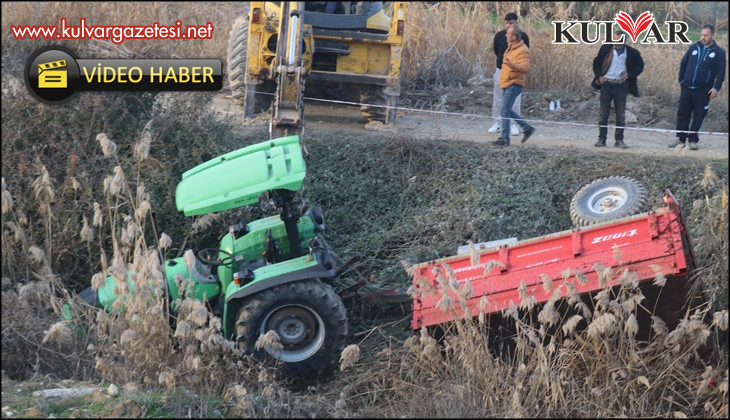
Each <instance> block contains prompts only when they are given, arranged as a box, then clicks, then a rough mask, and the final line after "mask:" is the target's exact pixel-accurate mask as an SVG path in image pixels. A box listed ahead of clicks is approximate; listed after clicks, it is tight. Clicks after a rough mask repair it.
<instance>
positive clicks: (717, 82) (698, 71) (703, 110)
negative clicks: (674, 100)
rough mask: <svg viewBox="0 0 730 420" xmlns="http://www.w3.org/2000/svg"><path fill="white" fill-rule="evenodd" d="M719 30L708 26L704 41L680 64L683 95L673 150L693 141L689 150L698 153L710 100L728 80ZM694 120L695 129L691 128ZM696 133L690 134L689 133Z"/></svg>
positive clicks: (705, 30)
mask: <svg viewBox="0 0 730 420" xmlns="http://www.w3.org/2000/svg"><path fill="white" fill-rule="evenodd" d="M714 37H715V27H714V26H712V25H705V26H703V27H702V32H700V40H699V42H697V43H696V44H692V45H691V46H690V47H689V49H688V50H687V52H686V53H685V54H684V57H682V61H681V63H680V64H679V84H680V86H681V87H682V95H681V96H680V98H679V109H678V110H677V130H681V131H684V132H682V133H677V137H678V138H677V140H675V141H674V142H672V143H670V144H669V147H677V146H679V145H680V144H682V145H684V143H685V141H686V140H687V139H688V138H689V150H697V142H699V141H700V137H699V135H698V134H697V133H696V132H697V131H700V127H702V121H703V120H704V119H705V116H707V111H709V110H710V99H714V98H716V97H717V92H719V91H720V88H721V87H722V82H723V81H724V80H725V50H724V49H722V48H721V47H720V46H719V45H717V43H716V42H715V41H714ZM690 117H694V118H693V119H692V127H691V128H690V126H689V120H690ZM688 130H690V131H694V133H687V132H686V131H688Z"/></svg>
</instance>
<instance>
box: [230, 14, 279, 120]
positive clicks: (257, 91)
mask: <svg viewBox="0 0 730 420" xmlns="http://www.w3.org/2000/svg"><path fill="white" fill-rule="evenodd" d="M248 27H249V24H248V15H246V16H241V17H238V18H236V20H234V21H233V23H232V24H231V32H230V35H229V36H228V84H229V85H230V88H231V94H232V95H233V100H234V101H235V102H236V104H238V105H240V106H241V107H243V109H244V117H245V118H251V117H253V114H254V113H256V112H263V111H267V110H268V109H269V107H270V106H271V102H272V101H273V100H274V96H273V93H274V88H275V84H274V82H273V81H271V80H266V81H264V82H263V83H261V84H248V85H247V84H246V70H247V64H248V60H247V59H246V58H247V54H248ZM268 94H271V95H268Z"/></svg>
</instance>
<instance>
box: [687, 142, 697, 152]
mask: <svg viewBox="0 0 730 420" xmlns="http://www.w3.org/2000/svg"><path fill="white" fill-rule="evenodd" d="M697 149H699V147H697V142H696V141H691V142H689V150H697Z"/></svg>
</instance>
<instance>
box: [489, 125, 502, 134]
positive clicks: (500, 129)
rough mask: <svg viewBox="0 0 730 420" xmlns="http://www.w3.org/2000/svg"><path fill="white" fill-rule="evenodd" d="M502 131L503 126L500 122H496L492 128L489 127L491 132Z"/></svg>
mask: <svg viewBox="0 0 730 420" xmlns="http://www.w3.org/2000/svg"><path fill="white" fill-rule="evenodd" d="M500 131H502V126H501V125H500V124H499V123H494V125H493V126H492V128H490V129H489V132H490V133H499V132H500Z"/></svg>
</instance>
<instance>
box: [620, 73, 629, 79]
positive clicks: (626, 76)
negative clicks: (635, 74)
mask: <svg viewBox="0 0 730 420" xmlns="http://www.w3.org/2000/svg"><path fill="white" fill-rule="evenodd" d="M620 76H621V78H622V79H624V80H626V79H628V78H629V74H628V73H626V72H622V73H621V74H620Z"/></svg>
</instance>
